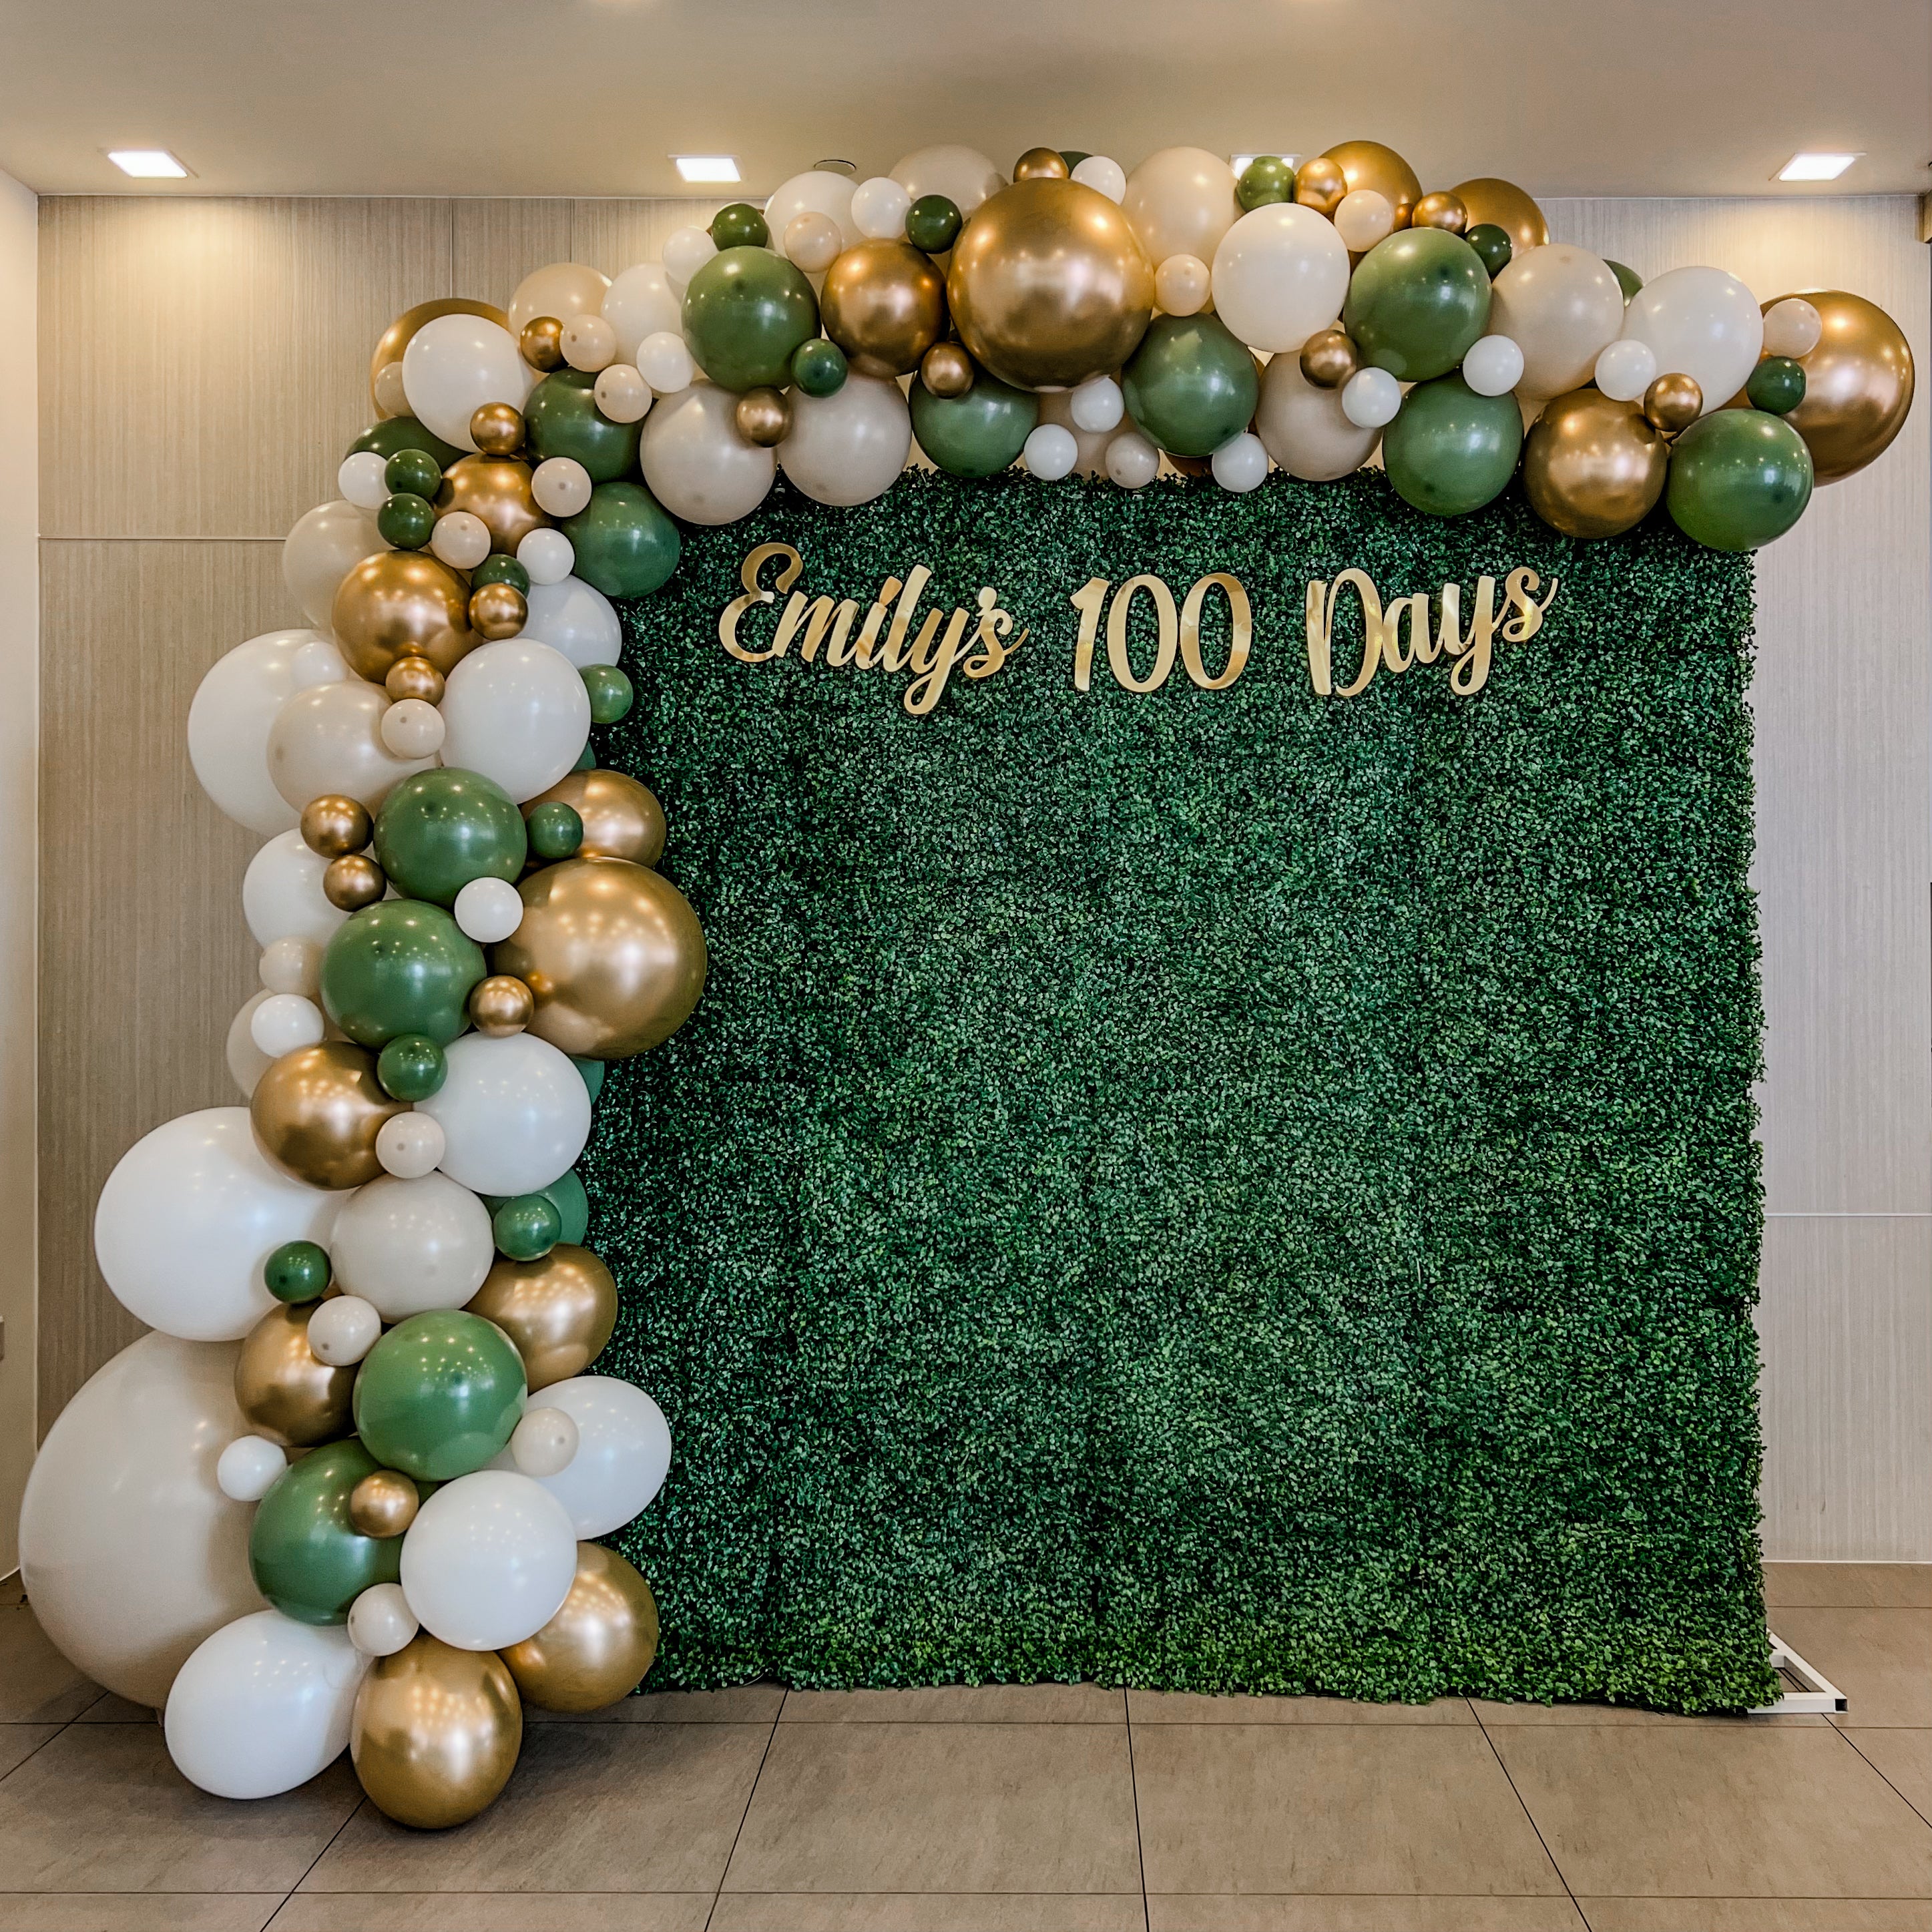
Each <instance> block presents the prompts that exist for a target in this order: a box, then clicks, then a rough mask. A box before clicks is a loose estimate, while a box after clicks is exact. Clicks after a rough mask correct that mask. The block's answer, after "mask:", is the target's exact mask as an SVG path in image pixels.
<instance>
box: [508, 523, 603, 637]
mask: <svg viewBox="0 0 1932 1932" xmlns="http://www.w3.org/2000/svg"><path fill="white" fill-rule="evenodd" d="M517 562H519V563H520V564H521V565H523V568H525V569H526V571H529V574H530V587H531V589H532V590H538V589H547V587H548V586H550V585H551V584H553V583H562V581H563V580H564V579H565V577H568V575H569V574H570V573H571V571H572V570H573V569H574V568H575V567H576V563H577V552H576V550H574V548H573V547H571V541H570V539H569V538H568V537H567V536H565V535H564V533H563V532H562V531H561V530H553V529H537V530H532V531H531V532H530V533H529V535H527V536H526V537H525V538H524V539H523V541H522V542H521V543H520V544H517ZM586 587H587V586H586ZM529 628H530V627H529V625H528V624H527V623H526V624H525V625H524V626H523V630H524V632H525V634H528V633H529ZM553 641H554V640H553V639H550V638H548V637H546V638H545V639H544V643H551V642H553ZM559 648H561V647H560V646H559ZM565 655H566V656H568V655H569V653H568V652H565Z"/></svg>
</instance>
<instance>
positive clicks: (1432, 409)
mask: <svg viewBox="0 0 1932 1932" xmlns="http://www.w3.org/2000/svg"><path fill="white" fill-rule="evenodd" d="M1522 449H1523V412H1522V410H1520V409H1519V408H1518V407H1517V400H1516V398H1515V397H1514V396H1513V395H1501V396H1479V395H1477V394H1476V392H1475V390H1473V389H1471V388H1470V386H1469V384H1468V383H1466V382H1464V381H1463V378H1462V377H1461V375H1460V374H1456V375H1453V376H1439V377H1437V378H1436V380H1435V381H1434V382H1433V383H1418V384H1417V385H1416V386H1415V388H1414V389H1412V390H1410V391H1409V394H1408V395H1406V397H1405V398H1403V405H1402V409H1401V411H1400V413H1399V414H1398V415H1397V417H1396V419H1395V421H1394V422H1392V423H1391V424H1390V425H1389V426H1388V428H1387V429H1385V431H1383V432H1382V461H1383V462H1384V463H1385V464H1386V465H1387V466H1388V478H1389V481H1391V483H1393V484H1394V485H1395V490H1396V494H1397V496H1400V497H1401V499H1403V502H1406V503H1413V504H1414V505H1415V507H1416V508H1418V510H1427V511H1428V512H1429V514H1430V515H1431V516H1433V517H1461V516H1466V515H1467V514H1469V511H1472V510H1479V509H1481V508H1482V506H1483V505H1484V504H1485V503H1487V502H1490V501H1491V500H1492V499H1493V498H1495V497H1496V496H1499V495H1501V494H1502V491H1503V490H1504V488H1505V486H1506V485H1507V484H1508V481H1509V480H1510V478H1511V475H1514V472H1515V469H1516V460H1517V456H1518V455H1520V453H1521V452H1522Z"/></svg>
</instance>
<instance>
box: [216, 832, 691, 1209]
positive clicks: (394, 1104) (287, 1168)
mask: <svg viewBox="0 0 1932 1932" xmlns="http://www.w3.org/2000/svg"><path fill="white" fill-rule="evenodd" d="M337 863H338V864H340V863H341V860H338V861H337ZM650 876H651V877H656V874H655V873H652V874H650ZM403 1109H404V1103H403V1102H402V1101H401V1100H391V1099H390V1097H389V1095H388V1094H386V1093H385V1092H384V1091H383V1088H382V1085H381V1083H380V1082H379V1081H378V1080H377V1078H376V1056H375V1055H374V1054H373V1053H371V1052H368V1051H367V1050H366V1049H364V1048H362V1047H359V1046H355V1045H354V1044H353V1043H351V1042H350V1041H348V1040H324V1041H323V1042H322V1043H321V1044H320V1046H301V1047H298V1048H296V1050H295V1052H293V1053H285V1054H284V1055H282V1056H281V1058H280V1059H279V1060H272V1061H269V1064H268V1067H267V1068H266V1070H265V1071H264V1072H263V1075H262V1077H261V1079H260V1080H259V1081H258V1082H257V1083H256V1087H255V1094H254V1099H253V1100H251V1101H250V1102H249V1103H248V1114H249V1118H251V1120H252V1121H254V1124H255V1138H256V1139H257V1141H258V1142H260V1144H261V1148H262V1151H263V1153H264V1154H266V1155H267V1156H268V1157H269V1159H270V1160H272V1161H273V1162H274V1163H275V1165H276V1166H278V1167H279V1168H280V1169H281V1170H282V1172H284V1174H292V1175H294V1176H295V1178H296V1179H297V1180H298V1181H307V1182H308V1184H309V1185H310V1186H311V1187H362V1186H363V1185H365V1183H367V1182H369V1181H374V1179H376V1178H377V1176H378V1175H380V1174H381V1172H383V1163H381V1162H380V1160H377V1158H376V1135H377V1131H378V1130H379V1129H380V1127H382V1124H383V1122H384V1121H386V1120H388V1119H389V1118H390V1117H391V1116H392V1115H395V1114H400V1113H401V1112H402V1111H403Z"/></svg>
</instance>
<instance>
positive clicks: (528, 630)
mask: <svg viewBox="0 0 1932 1932" xmlns="http://www.w3.org/2000/svg"><path fill="white" fill-rule="evenodd" d="M557 534H558V535H559V537H562V532H561V531H559V532H557ZM562 540H563V541H565V542H566V543H567V542H568V541H569V538H567V537H563V538H562ZM525 598H526V602H527V603H528V604H529V616H527V617H526V618H525V619H523V629H522V630H521V631H520V632H518V635H519V636H520V637H529V638H533V639H534V640H535V641H536V642H537V643H540V644H547V645H549V646H550V649H552V650H553V651H560V652H562V654H563V655H565V657H567V658H568V659H569V660H570V661H571V663H572V664H574V665H576V667H577V669H578V670H585V669H586V668H587V667H589V666H590V665H592V664H615V663H616V661H617V658H618V655H619V652H621V651H622V649H623V648H624V627H623V625H622V623H620V622H619V621H618V617H617V610H616V605H615V604H613V603H612V602H611V601H610V598H607V597H606V596H605V595H604V593H603V592H602V591H601V590H598V589H593V588H592V586H590V585H589V584H588V583H585V582H584V580H583V578H582V577H563V578H562V579H561V580H559V581H558V582H556V583H538V582H537V581H536V580H535V577H532V579H531V580H530V587H529V590H528V591H527V592H526V593H525Z"/></svg>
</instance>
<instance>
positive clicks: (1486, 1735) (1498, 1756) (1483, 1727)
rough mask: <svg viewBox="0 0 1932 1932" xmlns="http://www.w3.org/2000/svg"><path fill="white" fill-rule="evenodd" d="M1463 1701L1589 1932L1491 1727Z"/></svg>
mask: <svg viewBox="0 0 1932 1932" xmlns="http://www.w3.org/2000/svg"><path fill="white" fill-rule="evenodd" d="M1463 1703H1466V1704H1467V1705H1468V1706H1469V1715H1470V1716H1471V1717H1472V1718H1475V1721H1476V1728H1477V1730H1479V1731H1481V1733H1482V1734H1483V1742H1484V1743H1485V1744H1486V1745H1488V1746H1489V1748H1490V1757H1493V1758H1494V1759H1495V1760H1496V1769H1498V1770H1499V1772H1502V1775H1503V1781H1504V1782H1505V1784H1508V1787H1509V1788H1510V1796H1511V1797H1512V1798H1514V1799H1515V1800H1516V1802H1517V1804H1518V1805H1520V1807H1521V1808H1522V1811H1523V1817H1524V1819H1525V1820H1526V1821H1527V1822H1528V1823H1529V1829H1531V1830H1532V1832H1535V1834H1536V1842H1537V1843H1538V1844H1539V1845H1541V1846H1542V1847H1543V1855H1544V1857H1545V1858H1547V1859H1548V1860H1549V1861H1550V1870H1552V1871H1553V1872H1554V1873H1556V1882H1557V1883H1558V1884H1559V1885H1562V1888H1563V1895H1564V1897H1566V1898H1567V1899H1568V1900H1569V1901H1570V1909H1571V1911H1572V1912H1575V1913H1576V1915H1577V1918H1578V1920H1579V1921H1580V1923H1581V1924H1583V1927H1584V1928H1585V1932H1589V1924H1590V1921H1589V1919H1588V1918H1586V1917H1585V1916H1584V1913H1583V1907H1582V1906H1580V1905H1579V1904H1578V1903H1577V1894H1576V1892H1575V1891H1574V1890H1573V1889H1572V1888H1571V1883H1570V1879H1569V1875H1568V1873H1566V1872H1565V1870H1564V1869H1563V1867H1562V1866H1561V1865H1560V1864H1558V1863H1557V1862H1556V1853H1555V1852H1553V1851H1552V1850H1551V1849H1550V1842H1549V1841H1548V1840H1547V1838H1544V1835H1543V1827H1542V1826H1541V1825H1539V1824H1538V1823H1537V1822H1536V1816H1535V1813H1533V1812H1532V1811H1531V1810H1530V1808H1529V1805H1527V1804H1526V1803H1524V1802H1523V1793H1521V1792H1520V1791H1519V1790H1517V1788H1516V1780H1515V1779H1514V1778H1512V1777H1511V1775H1510V1768H1509V1766H1508V1765H1506V1764H1505V1763H1504V1762H1503V1754H1502V1752H1501V1751H1499V1750H1497V1748H1496V1739H1494V1738H1493V1737H1491V1736H1490V1727H1489V1726H1488V1725H1487V1724H1484V1721H1483V1714H1482V1712H1480V1711H1479V1710H1478V1709H1476V1706H1475V1700H1473V1699H1472V1698H1468V1697H1465V1698H1464V1699H1463Z"/></svg>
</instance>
